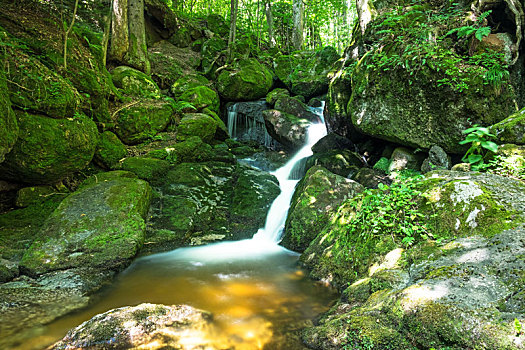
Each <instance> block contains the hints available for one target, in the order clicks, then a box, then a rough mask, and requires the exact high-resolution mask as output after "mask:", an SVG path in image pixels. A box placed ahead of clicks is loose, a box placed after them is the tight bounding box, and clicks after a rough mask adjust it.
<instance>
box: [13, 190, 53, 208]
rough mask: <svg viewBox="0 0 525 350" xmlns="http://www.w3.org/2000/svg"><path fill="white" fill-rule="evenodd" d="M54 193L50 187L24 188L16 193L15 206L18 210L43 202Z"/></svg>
mask: <svg viewBox="0 0 525 350" xmlns="http://www.w3.org/2000/svg"><path fill="white" fill-rule="evenodd" d="M56 192H57V191H56V190H55V189H54V188H53V187H52V186H32V187H24V188H21V189H20V190H18V192H17V193H16V202H15V204H16V206H17V207H19V208H24V207H28V206H30V205H32V204H36V203H40V202H43V201H44V200H45V199H46V198H47V197H49V196H52V195H54V194H55V193H56Z"/></svg>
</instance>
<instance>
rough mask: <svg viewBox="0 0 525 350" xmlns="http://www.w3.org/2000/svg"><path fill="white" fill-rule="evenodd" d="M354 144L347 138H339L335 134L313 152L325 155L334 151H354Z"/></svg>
mask: <svg viewBox="0 0 525 350" xmlns="http://www.w3.org/2000/svg"><path fill="white" fill-rule="evenodd" d="M354 148H355V147H354V143H353V142H352V141H350V140H349V139H347V138H346V137H343V136H339V135H337V134H335V133H329V134H328V135H326V136H324V137H323V138H322V139H320V140H319V141H317V143H316V144H315V145H314V146H313V147H312V152H314V154H315V153H324V152H329V151H332V150H345V149H347V150H352V151H353V150H354Z"/></svg>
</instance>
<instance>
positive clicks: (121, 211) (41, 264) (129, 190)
mask: <svg viewBox="0 0 525 350" xmlns="http://www.w3.org/2000/svg"><path fill="white" fill-rule="evenodd" d="M150 201H151V188H150V186H149V185H148V183H147V182H145V181H143V180H138V179H132V178H127V177H120V178H115V179H113V180H111V181H107V182H99V183H95V184H93V185H90V186H85V187H82V188H81V189H80V190H78V191H77V192H75V193H73V194H71V195H69V196H68V197H67V198H66V199H64V200H63V201H62V203H60V205H59V207H58V208H57V209H56V210H55V211H54V212H53V214H51V216H50V217H49V218H48V220H47V221H46V223H45V224H44V226H43V227H42V229H41V230H40V232H39V233H38V236H37V239H36V240H35V241H34V242H33V244H32V245H31V247H30V248H29V249H28V250H27V252H26V253H25V254H24V256H23V258H22V261H21V268H22V269H23V271H25V272H26V273H28V274H30V275H39V274H42V273H46V272H49V271H54V270H63V269H68V268H74V267H93V268H97V269H101V270H111V269H119V268H121V267H122V266H123V265H125V264H126V263H128V262H129V261H130V260H131V259H132V258H133V257H134V256H135V254H136V253H137V252H138V250H139V249H140V247H141V246H142V244H143V243H144V233H145V229H146V226H145V223H144V218H145V217H146V215H147V212H148V210H149V205H150Z"/></svg>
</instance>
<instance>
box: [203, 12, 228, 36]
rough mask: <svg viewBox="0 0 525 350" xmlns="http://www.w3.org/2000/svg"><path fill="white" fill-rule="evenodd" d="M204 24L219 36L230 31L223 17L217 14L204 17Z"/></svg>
mask: <svg viewBox="0 0 525 350" xmlns="http://www.w3.org/2000/svg"><path fill="white" fill-rule="evenodd" d="M206 26H207V27H208V29H209V30H210V31H211V32H212V33H215V34H218V35H219V36H225V35H227V34H228V32H229V31H230V26H229V25H228V24H227V23H226V21H225V20H224V17H222V16H221V15H217V14H211V15H209V16H208V17H206Z"/></svg>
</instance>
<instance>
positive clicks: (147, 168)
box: [122, 157, 170, 181]
mask: <svg viewBox="0 0 525 350" xmlns="http://www.w3.org/2000/svg"><path fill="white" fill-rule="evenodd" d="M169 168H170V163H169V162H167V161H165V160H161V159H154V158H143V157H129V158H126V159H124V162H122V169H123V170H126V171H130V172H132V173H134V174H136V175H137V176H138V177H139V178H141V179H143V180H147V181H154V180H156V179H159V178H162V177H163V176H164V175H165V174H166V173H167V172H168V169H169Z"/></svg>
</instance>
